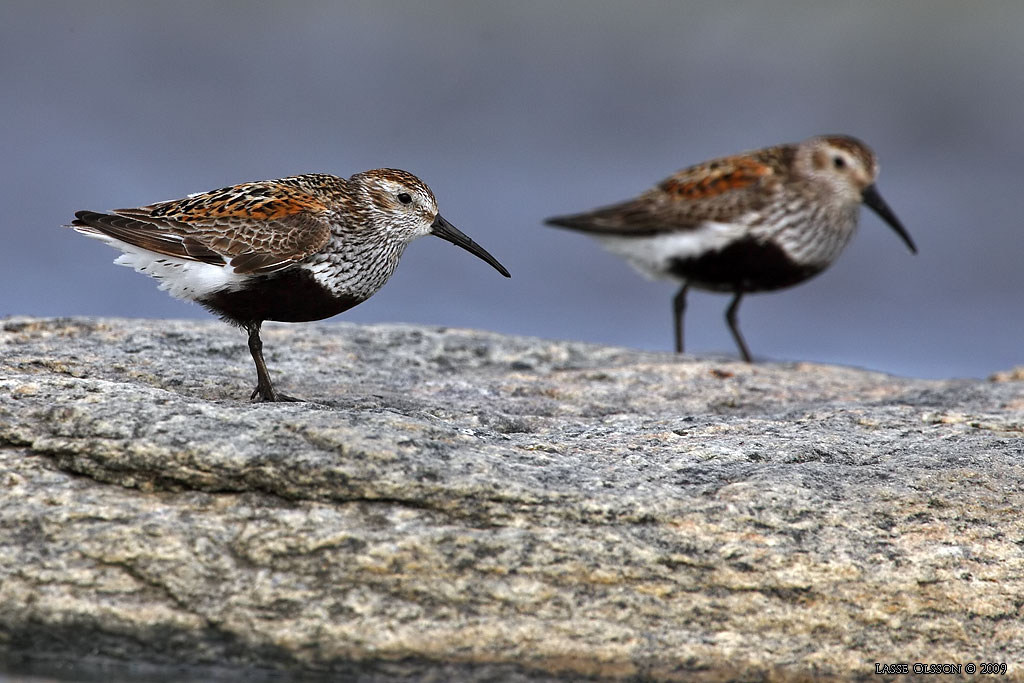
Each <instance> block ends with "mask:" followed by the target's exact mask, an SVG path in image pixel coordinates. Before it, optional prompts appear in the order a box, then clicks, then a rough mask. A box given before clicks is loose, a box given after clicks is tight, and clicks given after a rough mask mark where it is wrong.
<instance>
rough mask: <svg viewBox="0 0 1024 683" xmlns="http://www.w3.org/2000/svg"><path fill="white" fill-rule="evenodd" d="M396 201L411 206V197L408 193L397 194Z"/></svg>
mask: <svg viewBox="0 0 1024 683" xmlns="http://www.w3.org/2000/svg"><path fill="white" fill-rule="evenodd" d="M398 201H400V202H402V203H403V204H411V203H412V195H410V194H409V193H408V192H399V193H398Z"/></svg>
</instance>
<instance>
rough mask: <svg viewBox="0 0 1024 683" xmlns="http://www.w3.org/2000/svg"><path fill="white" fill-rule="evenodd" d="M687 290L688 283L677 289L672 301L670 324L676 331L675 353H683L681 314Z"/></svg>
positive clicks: (684, 306)
mask: <svg viewBox="0 0 1024 683" xmlns="http://www.w3.org/2000/svg"><path fill="white" fill-rule="evenodd" d="M689 288H690V283H686V284H685V285H683V286H682V287H680V288H679V291H678V292H677V293H676V295H675V297H673V299H672V323H673V325H674V326H675V331H676V353H682V352H683V313H685V312H686V291H687V290H688V289H689Z"/></svg>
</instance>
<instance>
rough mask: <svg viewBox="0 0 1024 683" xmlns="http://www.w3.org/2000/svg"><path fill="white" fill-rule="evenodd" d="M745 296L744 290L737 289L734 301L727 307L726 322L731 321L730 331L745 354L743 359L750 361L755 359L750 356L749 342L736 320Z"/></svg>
mask: <svg viewBox="0 0 1024 683" xmlns="http://www.w3.org/2000/svg"><path fill="white" fill-rule="evenodd" d="M742 298H743V290H737V292H736V296H735V297H733V300H732V303H731V304H729V308H727V309H725V322H727V323H729V331H730V332H732V338H733V339H735V340H736V346H738V347H739V348H740V355H742V356H743V360H745V361H747V362H748V363H753V362H754V361H753V360H751V358H750V350H749V349H748V348H747V343H746V342H745V341H743V335H742V334H740V326H739V324H737V322H736V312H737V311H739V310H740V299H742Z"/></svg>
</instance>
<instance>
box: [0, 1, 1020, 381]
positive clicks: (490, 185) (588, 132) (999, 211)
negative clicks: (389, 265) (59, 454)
mask: <svg viewBox="0 0 1024 683" xmlns="http://www.w3.org/2000/svg"><path fill="white" fill-rule="evenodd" d="M1022 29H1024V3H1021V2H1019V0H1014V1H1012V2H1011V1H1007V2H985V3H962V2H958V1H940V0H917V1H913V0H907V1H904V2H899V3H893V2H888V1H884V2H883V1H870V2H868V1H865V2H857V3H851V2H821V1H820V0H816V1H813V2H811V1H808V2H803V1H800V2H771V3H734V2H656V1H654V0H637V1H634V2H629V3H625V2H593V1H590V0H572V1H560V2H557V3H551V2H541V1H536V2H534V1H529V0H526V1H524V0H519V1H517V2H514V3H511V2H510V3H487V4H485V3H479V2H470V1H468V0H467V1H465V2H462V1H451V2H433V1H432V2H419V3H406V2H390V1H383V2H382V1H380V0H373V1H368V2H306V1H302V0H299V1H293V2H288V3H284V2H281V3H253V2H248V1H242V0H236V1H226V2H218V3H209V2H190V1H181V0H175V1H174V2H145V3H140V2H136V1H134V0H124V1H110V2H81V1H74V2H72V1H66V2H60V1H54V2H35V1H32V2H29V1H19V0H7V1H6V2H4V3H3V4H2V6H0V84H2V93H3V103H4V104H3V125H2V126H0V147H2V149H3V150H4V163H3V166H2V170H0V173H2V179H0V180H2V182H0V200H2V206H3V208H4V218H3V222H2V223H0V230H2V231H3V237H4V245H5V246H4V249H3V250H2V253H0V269H2V270H0V272H2V285H3V286H2V292H0V315H11V314H28V315H39V316H54V315H97V316H139V317H168V318H171V317H194V318H208V317H209V316H208V314H206V313H205V312H204V311H203V310H202V309H201V308H199V307H198V306H195V305H193V304H186V303H183V302H179V301H176V300H174V299H172V298H170V297H169V296H168V295H167V294H165V293H164V292H160V291H158V290H157V287H156V284H155V283H154V282H153V281H152V280H150V279H149V278H147V277H144V276H142V275H139V274H137V273H134V272H132V271H131V270H129V269H127V268H122V267H118V266H114V265H112V264H111V260H112V259H113V258H115V256H116V255H117V252H116V251H114V250H113V249H110V248H109V247H106V246H105V245H102V244H100V243H98V242H94V241H92V240H88V239H85V238H83V237H80V236H78V235H76V234H74V233H72V232H71V231H68V230H63V229H61V228H60V227H59V226H60V225H61V224H64V223H67V222H68V221H69V220H70V219H71V218H72V216H73V213H74V211H75V210H78V209H96V210H103V209H110V208H114V207H121V206H137V205H141V204H146V203H150V202H153V201H157V200H162V199H172V198H176V197H179V196H182V195H184V194H186V193H190V192H196V191H202V190H207V189H212V188H215V187H221V186H224V185H228V184H233V183H236V182H242V181H247V180H256V179H263V178H273V177H279V176H284V175H290V174H294V173H303V172H309V171H326V172H332V173H336V174H339V175H345V176H347V175H350V174H352V173H354V172H357V171H361V170H365V169H368V168H375V167H381V166H395V167H400V168H405V169H407V170H409V171H412V172H413V173H415V174H417V175H419V176H420V177H421V178H423V179H424V180H425V181H426V182H427V183H428V184H429V185H430V186H431V187H432V188H433V190H434V192H435V194H436V195H437V197H438V200H439V203H440V206H441V210H442V212H443V214H444V215H445V217H447V218H448V219H449V220H450V221H451V222H452V223H454V224H455V225H457V226H458V227H459V228H461V229H462V230H463V231H465V232H466V233H468V234H469V235H471V236H472V237H473V238H474V239H476V240H477V241H478V242H480V243H481V244H482V245H484V246H485V247H486V248H487V249H488V250H490V251H491V252H492V253H493V254H494V255H495V256H497V257H498V258H499V260H501V261H502V262H503V263H504V264H505V265H506V266H507V267H508V268H509V269H510V270H511V271H512V276H513V278H512V280H510V281H509V280H505V279H504V278H502V277H500V276H498V275H497V274H496V273H495V272H494V271H493V270H491V269H490V267H489V266H487V265H486V264H484V263H483V262H482V261H479V260H478V259H475V258H473V257H472V256H470V255H469V254H466V253H465V252H462V251H461V250H457V249H454V248H453V247H452V246H451V245H449V244H447V243H445V242H442V241H441V240H436V239H429V238H428V239H423V240H420V241H418V242H417V243H415V244H413V245H412V246H411V247H410V248H409V250H408V251H407V252H406V255H405V258H404V259H403V263H402V266H401V267H400V268H399V270H398V273H397V274H396V276H395V277H394V278H393V279H392V280H391V282H389V283H388V285H387V286H386V287H385V288H384V289H383V290H382V291H381V292H380V293H379V294H377V295H376V296H375V297H374V298H373V299H371V300H370V301H368V302H367V303H364V304H363V305H361V306H359V307H357V308H355V309H353V310H352V311H349V312H348V313H346V314H344V315H343V316H341V319H346V320H350V321H359V322H383V321H405V322H416V323H428V324H442V325H450V326H459V327H473V328H483V329H490V330H496V331H500V332H506V333H513V334H527V335H537V336H541V337H547V338H557V339H581V340H586V341H592V342H601V343H609V344H621V345H626V346H631V347H638V348H644V349H661V350H668V349H670V348H671V344H672V335H671V325H670V323H671V316H670V300H671V297H672V295H673V293H674V291H675V287H674V285H671V284H668V283H664V282H662V283H656V282H648V281H646V280H644V279H642V278H641V277H640V276H638V275H637V274H636V273H634V272H633V271H632V270H631V269H630V268H629V266H627V265H626V264H625V263H624V262H622V261H620V260H619V259H617V258H615V257H613V256H611V255H609V254H607V253H605V252H604V251H603V250H602V249H601V248H600V247H599V246H598V245H597V244H596V243H594V242H592V241H591V240H589V239H587V238H585V237H583V236H580V235H576V234H572V233H568V232H563V231H560V230H555V229H552V228H547V227H545V226H543V225H541V221H542V219H543V218H544V217H546V216H550V215H553V214H563V213H570V212H576V211H581V210H584V209H590V208H594V207H596V206H599V205H602V204H607V203H610V202H613V201H618V200H621V199H625V198H628V197H631V196H633V195H635V194H637V193H638V192H640V191H642V190H644V189H646V188H648V187H649V186H650V185H651V184H653V183H655V182H657V181H659V180H660V179H662V178H663V177H665V176H667V175H669V174H670V173H672V172H674V171H676V170H677V169H679V168H682V167H684V166H688V165H690V164H692V163H696V162H699V161H702V160H704V159H707V158H709V157H714V156H720V155H724V154H731V153H735V152H739V151H742V150H745V149H750V148H754V147H761V146H765V145H770V144H775V143H780V142H789V141H796V140H801V139H803V138H805V137H808V136H810V135H813V134H817V133H832V132H841V133H848V134H852V135H856V136H858V137H860V138H862V139H864V140H865V141H866V142H868V143H869V144H870V145H871V146H872V147H873V148H874V149H875V150H876V152H877V153H878V155H879V158H880V160H881V166H882V172H881V176H880V179H879V183H878V186H879V188H880V190H881V192H882V195H883V196H884V197H885V198H886V199H887V201H888V202H889V204H890V205H891V206H892V207H893V209H894V210H895V211H896V213H897V214H898V215H899V216H900V217H901V219H902V220H903V222H904V224H905V225H906V226H907V228H908V229H909V231H910V233H911V234H912V235H913V237H914V239H915V240H916V242H917V244H918V246H919V248H920V253H919V254H918V255H917V256H912V255H911V254H910V253H909V252H908V251H907V250H906V248H905V247H904V245H903V244H902V243H901V242H900V240H899V239H898V238H897V237H896V235H895V234H894V233H893V232H892V231H891V230H890V229H889V227H888V226H886V225H885V224H884V223H882V222H881V221H880V220H879V219H878V217H877V216H875V215H874V214H873V213H871V212H870V211H867V210H865V211H864V212H863V214H862V220H861V229H860V233H859V234H858V236H857V237H856V238H855V240H854V242H853V244H852V245H851V246H850V248H849V249H848V250H847V251H846V252H845V253H844V254H843V256H842V257H841V258H840V260H839V261H838V262H837V263H836V264H835V265H834V266H833V267H832V268H831V269H830V270H828V271H826V272H825V273H824V274H823V275H821V276H819V277H818V278H816V279H814V280H811V281H810V282H808V283H806V284H804V285H801V286H798V287H796V288H794V289H790V290H785V291H783V292H779V293H775V294H766V295H761V296H750V297H747V298H746V299H745V300H744V304H743V308H742V310H741V315H740V320H741V322H742V326H743V330H744V332H745V334H746V337H747V341H748V343H749V344H750V346H751V349H752V350H753V352H754V354H755V355H756V356H758V357H760V358H766V359H779V360H814V361H823V362H833V363H843V364H851V365H857V366H863V367H868V368H872V369H877V370H883V371H886V372H891V373H896V374H901V375H909V376H917V377H952V376H975V377H983V376H986V375H988V374H989V373H991V372H994V371H997V370H1001V369H1005V368H1009V367H1011V366H1013V365H1017V364H1021V363H1024V345H1022V343H1021V340H1022V338H1024V315H1022V304H1021V295H1022V293H1024V268H1022V266H1024V259H1022V252H1024V250H1022V241H1021V238H1020V236H1019V235H1020V233H1021V227H1020V226H1021V210H1020V209H1021V206H1022V203H1024V189H1022V186H1024V183H1022V180H1024V173H1022V168H1024V166H1022V164H1021V161H1020V159H1021V155H1022V153H1024V132H1022V121H1024V39H1022ZM727 304H728V298H727V297H725V296H721V295H713V294H704V293H699V292H698V293H694V294H691V297H690V309H689V311H688V313H687V342H688V350H689V351H693V352H697V353H716V352H726V353H729V354H735V348H734V346H733V342H732V339H731V338H730V336H729V333H728V330H727V328H726V326H725V324H724V322H723V319H722V316H723V313H724V310H725V306H726V305H727Z"/></svg>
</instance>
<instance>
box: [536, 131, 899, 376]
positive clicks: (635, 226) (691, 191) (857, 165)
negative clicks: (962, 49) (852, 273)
mask: <svg viewBox="0 0 1024 683" xmlns="http://www.w3.org/2000/svg"><path fill="white" fill-rule="evenodd" d="M877 173H878V164H877V161H876V159H875V155H874V153H873V152H872V151H871V149H870V148H869V147H868V146H867V145H865V144H864V143H863V142H861V141H859V140H857V139H855V138H852V137H849V136H844V135H828V136H819V137H814V138H810V139H808V140H805V141H804V142H801V143H797V144H785V145H777V146H775V147H767V148H765V149H760V150H755V151H751V152H747V153H744V154H739V155H735V156H730V157H723V158H721V159H714V160H711V161H707V162H704V163H702V164H697V165H696V166H691V167H689V168H686V169H683V170H682V171H679V172H678V173H676V174H675V175H673V176H671V177H669V178H667V179H665V180H664V181H662V182H661V183H659V184H658V185H657V186H655V187H653V188H651V189H650V190H648V191H647V192H644V193H643V194H641V195H639V196H638V197H636V198H635V199H631V200H628V201H625V202H622V203H619V204H615V205H612V206H608V207H604V208H600V209H596V210H594V211H589V212H586V213H581V214H575V215H570V216H558V217H555V218H549V219H548V220H547V221H546V222H547V223H548V224H550V225H556V226H560V227H565V228H570V229H573V230H579V231H581V232H585V233H588V234H590V235H592V236H593V237H595V238H597V239H598V240H599V241H600V242H601V243H602V244H604V246H605V247H607V248H608V249H610V250H611V251H613V252H615V253H618V254H620V255H622V256H624V257H625V258H626V259H627V260H628V261H629V262H630V264H631V265H633V266H634V267H636V268H637V269H638V270H639V271H641V272H642V273H644V274H645V275H648V276H649V277H652V278H667V279H672V280H676V281H678V282H680V283H681V284H682V286H681V287H680V289H679V291H678V293H677V294H676V296H675V298H674V299H673V307H672V310H673V323H674V329H675V342H676V343H675V346H676V351H679V352H682V350H683V313H684V311H685V309H686V293H687V291H688V289H689V288H690V287H691V286H693V287H696V288H698V289H705V290H709V291H716V292H731V293H732V294H733V299H732V302H731V303H730V305H729V308H728V309H727V311H726V321H727V322H728V325H729V329H730V331H731V332H732V335H733V338H734V339H735V341H736V345H737V347H738V348H739V350H740V354H741V355H742V356H743V358H744V360H746V361H748V362H749V361H750V360H751V355H750V351H749V350H748V348H747V345H746V342H745V341H744V340H743V336H742V335H741V334H740V331H739V326H738V323H737V321H736V313H737V311H738V309H739V304H740V300H741V299H742V298H743V295H744V294H747V293H752V292H763V291H772V290H775V289H781V288H784V287H790V286H792V285H795V284H797V283H800V282H803V281H804V280H807V279H808V278H811V277H813V276H815V275H817V274H818V273H820V272H822V271H823V270H824V269H825V268H827V267H828V266H829V265H831V264H832V263H833V262H834V261H835V260H836V258H838V256H839V254H840V253H841V252H842V250H843V248H845V246H846V245H847V244H848V243H849V241H850V239H851V238H852V236H853V234H854V232H855V230H856V227H857V217H858V212H859V207H860V204H861V203H865V204H867V205H868V206H869V207H871V208H872V209H874V210H875V212H876V213H878V215H879V216H881V218H882V219H883V220H885V221H886V222H887V223H888V224H889V225H890V226H891V227H892V228H893V230H895V231H896V233H897V234H898V235H899V236H900V237H901V238H902V239H903V241H904V242H905V243H906V245H907V246H908V247H909V248H910V250H911V251H913V252H916V251H917V249H916V247H915V246H914V243H913V241H912V240H911V239H910V235H909V234H908V233H907V231H906V230H905V229H904V228H903V226H902V224H901V223H900V221H899V219H898V218H896V215H895V214H894V213H893V212H892V210H891V209H890V208H889V207H888V205H887V204H886V203H885V201H884V200H883V199H882V197H881V196H880V195H879V194H878V191H877V190H876V189H875V185H874V181H875V177H876V175H877Z"/></svg>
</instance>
